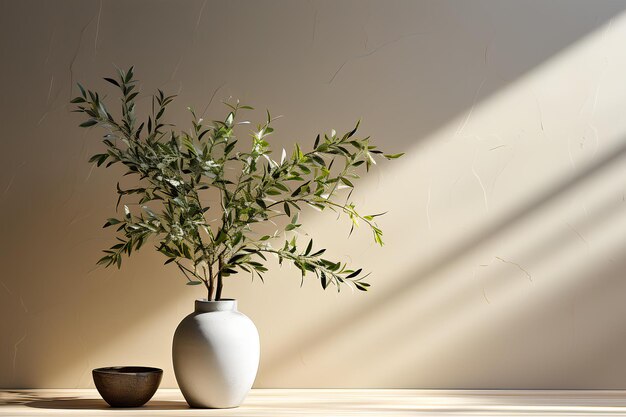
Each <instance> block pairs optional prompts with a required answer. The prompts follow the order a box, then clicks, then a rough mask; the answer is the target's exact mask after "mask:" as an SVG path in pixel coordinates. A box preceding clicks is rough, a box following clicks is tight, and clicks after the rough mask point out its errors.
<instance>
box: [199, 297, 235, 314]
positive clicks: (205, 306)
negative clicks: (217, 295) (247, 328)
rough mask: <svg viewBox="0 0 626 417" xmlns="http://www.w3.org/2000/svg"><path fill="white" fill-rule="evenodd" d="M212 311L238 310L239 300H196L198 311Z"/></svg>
mask: <svg viewBox="0 0 626 417" xmlns="http://www.w3.org/2000/svg"><path fill="white" fill-rule="evenodd" d="M211 311H237V300H232V299H224V300H218V301H213V300H211V301H207V299H206V298H202V299H199V300H196V313H209V312H211Z"/></svg>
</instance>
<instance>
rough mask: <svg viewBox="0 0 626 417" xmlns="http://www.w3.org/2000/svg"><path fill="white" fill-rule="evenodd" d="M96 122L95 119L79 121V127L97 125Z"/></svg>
mask: <svg viewBox="0 0 626 417" xmlns="http://www.w3.org/2000/svg"><path fill="white" fill-rule="evenodd" d="M97 124H98V121H97V120H95V119H89V120H87V121H86V122H83V123H81V124H80V127H90V126H93V125H97Z"/></svg>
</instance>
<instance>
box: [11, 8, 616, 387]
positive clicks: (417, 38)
mask: <svg viewBox="0 0 626 417" xmlns="http://www.w3.org/2000/svg"><path fill="white" fill-rule="evenodd" d="M625 7H626V6H625V5H624V4H622V3H618V2H583V1H581V2H570V1H561V2H550V3H545V2H542V1H532V2H513V1H510V2H499V1H492V2H488V1H473V2H465V3H458V2H440V1H423V2H413V1H393V2H386V1H385V2H383V1H380V2H369V3H364V2H360V1H350V2H337V3H327V2H303V1H302V2H292V1H273V2H269V3H266V4H256V3H249V2H237V1H235V2H228V3H218V2H208V3H207V2H197V3H187V4H185V5H184V6H181V5H180V4H179V3H177V2H174V1H171V2H162V3H159V5H158V6H155V5H154V4H153V3H152V2H149V1H137V2H132V3H127V4H126V3H120V2H107V1H104V2H91V3H86V2H76V3H73V4H72V3H70V2H65V3H62V4H54V5H50V4H48V3H45V2H5V3H2V5H1V6H0V10H1V12H0V31H1V33H2V36H0V45H1V48H0V50H1V51H3V52H2V54H3V56H2V58H3V61H4V62H5V63H20V64H21V65H9V64H6V65H4V66H3V67H2V69H1V70H2V77H1V78H2V79H3V80H12V82H11V83H7V85H5V86H4V87H5V88H4V91H3V96H4V99H3V101H2V102H1V103H0V114H3V115H4V116H5V117H6V121H7V122H6V124H5V126H4V127H3V129H4V130H5V133H6V138H7V140H6V143H5V144H4V145H5V150H6V152H3V154H2V155H0V162H1V163H0V173H1V175H0V178H1V179H2V182H1V183H0V190H3V197H2V200H1V201H0V210H2V219H3V220H2V221H3V225H2V231H3V233H4V239H3V241H2V242H1V243H0V249H1V251H0V252H1V253H2V255H0V256H2V261H1V263H2V265H3V266H5V271H6V275H4V276H2V287H3V288H0V300H2V303H1V304H2V307H0V315H2V316H3V317H12V318H13V319H12V320H10V321H9V320H6V319H3V321H2V322H1V323H0V333H1V334H3V335H10V337H6V338H3V340H2V341H0V357H1V358H2V359H1V361H0V371H1V372H0V387H1V386H5V387H15V386H22V387H34V386H41V383H42V382H41V381H42V380H44V381H46V378H47V377H46V376H45V375H54V374H57V373H59V372H63V371H62V370H63V369H66V368H68V367H71V366H72V365H75V364H76V363H79V362H80V363H83V364H85V366H86V367H89V366H90V362H89V357H90V356H91V355H93V354H94V352H95V351H98V350H106V348H107V345H108V344H109V343H111V337H110V335H114V336H115V339H116V340H119V339H123V338H125V337H128V336H129V334H132V333H133V330H135V329H137V328H138V327H140V326H142V327H146V326H148V327H149V324H150V323H153V322H157V323H158V321H159V320H157V319H156V317H155V314H156V312H155V309H154V306H155V305H158V306H159V312H164V311H173V310H176V306H174V304H175V302H176V301H177V300H175V299H174V298H176V297H173V296H172V295H173V294H175V295H176V296H178V295H181V296H182V294H185V295H188V294H189V292H188V291H185V289H178V288H179V287H178V285H179V283H178V282H174V280H172V283H171V284H170V283H166V282H165V279H171V278H169V277H167V276H165V275H167V274H169V270H168V271H167V272H166V273H164V272H159V271H160V269H159V268H160V259H161V258H160V257H158V255H156V254H153V255H146V254H141V255H140V256H141V257H140V258H138V260H136V262H135V263H127V265H126V266H125V270H124V271H123V272H122V273H121V275H120V276H123V277H124V278H128V280H126V281H125V282H123V283H119V282H116V284H115V286H116V288H111V287H113V286H112V285H110V284H111V283H110V282H104V281H105V280H106V279H107V278H106V277H108V276H111V272H108V273H100V272H96V273H94V274H92V275H90V276H88V278H87V279H85V276H86V275H87V273H88V271H90V270H91V268H92V264H93V260H94V259H92V254H97V253H98V251H99V249H101V246H103V245H102V243H103V242H105V241H107V240H108V239H107V238H102V239H100V238H93V237H90V236H95V234H94V233H96V232H94V231H95V230H97V229H98V228H99V227H100V226H101V219H104V218H106V217H108V214H109V213H110V211H111V208H112V206H113V203H111V202H110V195H111V194H110V190H111V189H110V186H111V181H110V178H111V177H114V176H115V173H113V172H107V173H102V174H101V175H99V176H98V175H95V174H94V176H93V177H92V178H91V179H90V176H91V173H90V171H89V169H90V168H89V167H88V166H87V165H86V163H85V160H86V157H87V155H88V154H89V153H90V152H91V150H93V149H96V148H97V144H96V141H92V140H91V139H92V136H96V134H95V133H93V132H90V133H88V134H87V137H79V136H80V134H78V133H76V134H75V135H71V136H69V138H68V134H67V132H77V128H75V125H76V118H74V117H73V116H72V115H69V114H67V112H66V108H67V106H66V101H67V100H66V98H65V95H66V92H68V91H71V88H72V86H71V83H72V82H75V81H76V80H79V79H80V80H81V81H84V82H85V84H90V81H93V80H95V79H96V78H99V77H101V76H102V75H107V74H108V72H109V68H110V65H111V62H115V63H117V64H119V65H120V66H126V65H130V64H131V63H132V64H135V65H136V66H138V67H140V68H142V73H148V72H149V71H152V70H154V74H148V77H147V78H144V81H145V82H146V84H147V85H151V86H152V85H162V84H164V83H165V84H168V83H170V84H172V83H174V84H175V82H177V81H180V86H181V87H182V88H183V90H182V93H181V95H182V97H181V98H180V100H179V104H180V105H181V106H182V105H183V104H185V103H190V104H191V103H206V100H207V97H208V96H210V93H211V92H213V91H216V90H215V89H216V88H217V87H218V86H220V85H223V84H224V83H227V85H232V86H241V87H237V88H241V89H240V90H235V91H232V90H231V92H235V93H241V94H242V95H243V96H247V97H242V98H247V99H248V100H249V101H251V102H259V103H267V104H268V107H270V108H273V107H278V108H279V109H281V108H282V109H288V108H290V106H295V105H296V104H298V105H300V104H301V103H300V101H301V99H300V98H301V97H310V100H309V101H310V102H309V103H304V104H302V105H301V106H300V108H299V109H297V110H294V112H293V113H290V119H291V120H294V122H293V123H294V124H293V125H288V126H287V127H286V131H287V132H289V131H297V129H296V128H298V129H299V128H301V126H300V127H299V126H298V124H297V122H295V120H303V119H312V121H310V122H307V123H311V124H314V123H315V121H316V120H317V119H318V118H323V117H326V115H333V117H334V118H335V119H336V118H337V117H339V118H340V119H341V120H343V119H349V120H352V119H353V118H355V117H353V116H354V115H353V114H351V113H350V112H345V111H344V110H343V109H344V108H355V109H359V111H361V110H362V111H363V112H364V113H365V114H363V116H364V118H366V119H368V118H369V119H371V120H382V122H380V125H376V126H374V130H377V131H380V132H388V133H390V134H388V135H384V136H385V137H388V138H389V139H388V142H387V143H386V144H385V147H386V148H389V149H393V150H394V151H398V152H400V151H402V150H403V149H410V148H411V147H414V145H415V141H417V140H420V139H421V138H424V137H426V136H427V135H428V134H429V133H430V132H432V131H434V130H436V129H438V128H439V127H441V126H442V125H443V124H445V123H446V122H448V121H449V120H451V119H453V118H456V117H459V115H460V114H461V113H463V112H465V111H468V110H470V109H472V108H473V106H474V105H476V104H477V103H479V102H480V101H482V100H484V99H486V98H488V97H489V96H491V95H492V94H494V93H495V92H497V91H498V90H500V89H502V88H504V87H506V86H507V85H508V84H510V83H511V82H514V81H515V80H516V79H518V78H519V77H521V76H522V75H524V74H525V73H527V72H528V71H530V70H532V69H533V68H535V67H536V66H538V65H540V64H542V63H543V62H545V61H546V60H548V59H550V58H551V57H552V56H553V55H555V54H557V53H559V52H560V51H562V50H563V49H565V48H568V47H569V46H571V45H573V44H575V43H576V42H577V41H578V40H580V39H581V38H582V37H584V36H585V35H587V34H588V33H590V32H591V31H593V30H595V29H596V28H598V27H599V26H601V25H603V24H605V23H606V22H607V21H608V20H610V19H611V18H612V17H613V16H615V15H617V14H620V13H621V12H622V11H623V10H624V8H625ZM68 16H72V17H74V18H75V19H74V18H73V19H68ZM137 16H141V19H138V18H137ZM24 19H28V22H27V23H28V24H24ZM171 22H174V23H175V24H174V27H177V28H181V30H180V32H178V31H177V33H175V34H173V33H171V32H169V31H167V30H163V29H162V28H163V27H168V26H167V24H168V23H171ZM232 27H236V28H237V31H235V32H234V33H233V31H231V30H230V29H231V28H232ZM529 28H532V30H529ZM225 33H229V34H230V35H229V37H228V40H229V45H230V47H229V48H224V47H223V45H224V42H223V40H224V39H223V38H224V34H225ZM16 40H17V41H16ZM267 45H271V46H272V47H271V48H270V47H268V46H267ZM200 46H202V48H200ZM261 46H262V47H261ZM216 50H219V51H222V52H223V56H221V60H222V61H223V62H225V63H227V65H216V64H215V62H214V60H213V57H214V55H213V54H212V53H203V52H202V51H216ZM260 50H261V52H259V51H260ZM199 51H200V52H199ZM164 55H167V56H168V57H169V56H173V57H174V58H172V59H168V60H167V62H163V58H162V57H163V56H164ZM251 58H254V62H255V65H256V66H257V68H256V70H255V71H251V70H250V59H251ZM285 60H288V62H289V63H290V64H291V65H285ZM390 63H393V65H391V64H390ZM464 63H466V64H467V65H464ZM357 68H358V71H355V69H357ZM103 69H106V71H104V70H103ZM68 70H69V71H68ZM103 71H104V72H106V74H103ZM207 77H208V78H209V79H210V80H209V81H207ZM24 85H31V87H32V88H29V89H26V90H25V89H24V87H23V86H24ZM225 90H226V91H224V93H225V94H226V93H227V92H228V89H225ZM219 94H222V93H221V92H220V93H219ZM68 96H69V95H68ZM346 97H348V98H346ZM372 97H378V98H377V99H376V100H373V99H372ZM327 103H329V104H327ZM381 109H382V110H381ZM34 111H36V112H39V111H41V114H42V116H41V117H37V118H36V119H37V120H32V113H33V112H34ZM294 113H295V114H294ZM368 113H370V115H368ZM39 114H40V113H37V115H39ZM311 114H312V115H316V117H307V116H309V115H311ZM46 115H47V116H46ZM416 115H419V116H416ZM317 116H319V117H317ZM358 116H359V115H356V117H358ZM172 119H173V120H187V118H186V117H185V118H184V119H183V116H182V112H177V113H175V114H174V115H173V117H172ZM396 119H402V121H401V122H398V123H397V124H396V123H395V122H394V123H393V124H396V126H393V127H391V128H389V127H388V126H386V124H387V122H385V120H389V121H394V120H396ZM305 127H307V128H308V126H305ZM389 129H392V130H389ZM286 136H289V135H286ZM379 136H383V135H379ZM77 138H78V139H77ZM403 138H404V139H403ZM86 140H89V141H90V142H89V143H90V144H87V142H83V141H86ZM78 143H80V145H79V146H77V144H78ZM414 149H415V148H414ZM623 151H624V149H623V148H620V149H617V150H616V151H615V153H614V154H610V155H607V156H606V157H605V158H604V159H603V160H599V161H598V163H597V164H594V165H592V166H591V167H589V168H588V169H587V170H585V171H582V172H580V173H578V174H576V175H574V176H572V177H571V178H569V179H567V180H566V181H564V182H562V183H560V184H555V185H554V186H553V187H552V188H551V189H547V190H544V191H542V192H540V193H539V194H538V196H537V197H536V198H535V199H534V200H532V201H530V202H529V203H528V204H527V205H525V206H523V207H519V208H518V209H516V210H514V211H512V212H510V213H508V214H506V215H505V216H502V217H501V218H499V219H497V220H496V221H494V223H493V224H492V225H491V226H489V227H488V228H487V229H486V230H483V231H481V233H479V234H477V235H474V236H470V237H468V238H466V239H464V240H462V241H460V242H457V244H456V246H455V247H454V248H453V249H452V250H450V251H448V252H446V253H444V254H442V255H441V256H439V257H438V258H436V259H435V260H433V261H432V262H431V263H430V264H429V265H428V266H427V267H426V268H424V269H423V270H421V271H417V272H416V274H415V275H413V276H410V277H407V278H406V279H405V280H403V281H399V282H398V283H397V284H396V285H394V287H393V288H390V289H388V290H387V292H385V293H384V294H383V295H382V298H387V299H393V297H395V296H397V295H398V294H400V293H401V292H404V291H405V288H407V286H416V287H417V286H419V285H421V284H422V283H423V282H424V281H425V280H426V279H427V278H428V277H430V276H432V275H434V274H435V273H436V272H437V271H439V270H440V269H441V268H443V267H444V266H445V265H446V263H447V262H448V261H449V260H450V259H455V258H457V257H459V256H461V255H463V254H465V253H467V252H468V251H471V250H472V248H474V247H476V246H478V245H480V244H482V243H484V242H487V241H490V240H492V239H493V238H494V236H497V235H498V234H499V233H502V232H504V231H506V230H507V229H509V228H511V227H512V226H514V225H515V224H517V223H518V222H519V221H520V219H523V218H524V217H526V216H529V215H530V214H532V213H534V212H535V211H537V210H538V209H540V208H541V207H543V206H545V205H547V204H549V203H550V202H551V201H552V200H553V199H554V198H555V197H556V196H558V195H561V194H564V193H566V192H568V191H570V190H571V189H573V188H574V187H575V186H576V184H578V183H580V182H582V181H584V180H585V179H586V178H587V177H590V176H593V175H595V174H596V173H597V172H599V171H601V170H602V169H603V167H605V166H607V165H609V164H611V163H613V162H615V161H617V160H618V159H619V158H621V156H622V154H623ZM16 155H17V156H18V157H17V159H18V160H16ZM38 167H45V172H44V175H39V174H35V175H34V174H32V173H31V171H36V172H40V170H39V168H38ZM83 179H85V180H84V181H83ZM15 202H18V204H16V203H15ZM105 202H106V203H105ZM50 207H54V209H53V210H50V209H49V208H50ZM42 208H48V210H49V211H48V216H43V217H42V215H41V212H40V211H41V210H42ZM59 237H60V238H59ZM59 241H60V242H59ZM33 253H38V254H40V256H38V258H37V261H36V262H33V261H32V258H31V256H32V254H33ZM155 262H156V263H155ZM68 264H69V265H68ZM140 265H141V266H140ZM146 265H151V266H149V267H148V268H147V269H146V267H145V266H146ZM152 275H154V276H158V277H159V279H161V278H162V280H157V281H156V282H158V284H157V285H158V286H160V287H161V288H160V290H159V291H151V286H153V285H154V284H150V283H149V281H151V280H153V279H154V278H153V277H152ZM116 276H117V275H116ZM134 276H135V277H139V278H135V279H132V278H133V277H134ZM100 279H102V280H103V282H95V280H100ZM116 279H119V278H116ZM144 288H145V289H144ZM77 293H79V294H80V295H77ZM147 293H149V294H150V296H149V297H145V294H147ZM77 298H78V299H77ZM112 300H113V301H112ZM26 305H28V306H31V307H30V308H27V307H26ZM32 306H36V307H32ZM121 306H123V307H121ZM365 306H366V307H367V311H362V310H357V311H355V312H352V313H349V314H346V315H344V316H340V317H339V318H338V319H337V320H336V321H335V322H333V323H332V324H330V325H328V326H323V327H322V328H321V329H320V331H316V332H313V333H312V334H311V335H310V337H307V338H306V339H303V340H300V341H297V342H296V343H292V344H288V345H287V346H271V347H270V350H269V352H268V356H269V357H271V358H274V359H273V360H272V361H271V362H269V363H267V364H266V366H265V367H264V369H265V370H264V371H263V372H266V373H267V374H268V375H272V374H274V373H277V372H279V371H280V369H281V362H283V363H288V362H289V359H290V358H292V357H293V356H294V355H297V352H299V351H300V350H301V349H302V348H303V347H307V348H311V347H315V346H316V345H318V344H321V343H324V340H325V339H327V338H328V337H330V336H331V335H333V334H335V333H337V332H339V331H341V329H342V328H344V327H345V326H347V325H348V324H349V323H351V322H353V321H354V320H365V319H367V317H368V316H370V315H373V314H375V313H376V312H377V311H379V310H380V309H382V308H384V306H383V305H374V304H372V303H366V304H365ZM119 308H123V309H124V310H125V311H124V312H123V313H120V314H116V313H118V312H116V311H115V310H116V309H119ZM158 318H159V319H161V317H160V316H159V317H158ZM179 319H180V314H179V315H178V316H172V317H167V318H166V319H164V320H163V321H162V322H161V323H160V325H161V326H162V327H164V326H169V327H168V329H170V330H171V331H173V328H174V327H175V325H176V323H177V322H178V321H179ZM154 326H157V324H155V325H154ZM92 327H95V328H96V329H97V330H93V329H92ZM31 328H36V329H37V332H38V334H33V333H32V332H30V330H31ZM80 329H83V331H84V332H85V333H86V334H85V335H83V336H79V339H80V338H82V339H83V340H81V341H80V343H78V344H72V345H69V344H68V345H64V344H63V342H62V340H64V339H68V338H70V337H74V332H78V333H80V332H81V330H80ZM84 329H87V330H84ZM155 331H156V330H155ZM161 332H163V331H162V330H161ZM168 332H169V330H168V331H165V332H164V333H166V334H167V333H168ZM160 335H161V334H160ZM59 340H61V342H59ZM59 343H60V344H61V345H62V346H56V349H61V348H63V349H64V352H63V353H60V352H45V351H42V350H41V349H40V346H51V345H54V344H57V345H58V344H59ZM142 348H145V346H141V345H133V347H131V350H132V349H135V351H133V353H132V354H129V357H132V358H137V359H142V358H146V360H155V359H157V358H161V356H158V355H161V354H163V355H165V354H166V352H165V350H163V351H162V352H161V351H157V352H158V355H157V354H156V353H155V352H142V351H141V350H142ZM167 349H169V347H167ZM18 351H19V352H20V355H23V356H20V357H19V358H18ZM167 355H169V353H168V352H167ZM22 357H23V358H24V359H23V361H22V359H21V358H22ZM161 359H162V358H161ZM168 361H169V356H168ZM27 362H30V363H32V364H33V365H32V366H30V367H28V366H26V369H24V367H22V364H26V363H27ZM16 363H17V364H18V366H17V368H16ZM91 365H94V366H95V364H91ZM82 378H83V377H82V376H81V379H78V381H77V382H76V384H78V385H81V384H84V383H85V381H84V380H83V379H82ZM87 379H88V378H87ZM48 381H49V382H48ZM48 381H47V382H46V383H55V384H57V385H58V384H65V385H66V386H67V385H70V383H68V382H67V379H63V378H62V377H59V378H58V379H49V380H48Z"/></svg>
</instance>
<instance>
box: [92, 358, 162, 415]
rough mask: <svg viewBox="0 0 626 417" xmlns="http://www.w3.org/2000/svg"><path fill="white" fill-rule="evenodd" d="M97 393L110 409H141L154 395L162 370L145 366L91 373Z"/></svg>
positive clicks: (95, 370)
mask: <svg viewBox="0 0 626 417" xmlns="http://www.w3.org/2000/svg"><path fill="white" fill-rule="evenodd" d="M92 374H93V382H95V384H96V388H97V389H98V392H99V393H100V395H101V396H102V398H103V399H104V401H106V402H107V403H108V404H109V405H110V406H111V407H141V406H142V405H144V404H145V403H147V402H148V401H150V398H152V396H153V395H154V393H155V392H156V390H157V388H159V384H160V383H161V378H162V377H163V370H162V369H159V368H150V367H146V366H113V367H110V368H97V369H94V370H93V371H92Z"/></svg>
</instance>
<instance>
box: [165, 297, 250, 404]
mask: <svg viewBox="0 0 626 417" xmlns="http://www.w3.org/2000/svg"><path fill="white" fill-rule="evenodd" d="M195 307H196V309H195V311H194V312H193V313H192V314H190V315H188V316H187V317H185V318H184V319H183V321H181V323H180V324H179V325H178V327H177V328H176V332H175V333H174V343H173V346H172V359H173V362H174V374H175V375H176V381H177V382H178V386H179V387H180V390H181V391H182V393H183V396H184V397H185V400H187V403H188V404H189V405H190V406H191V407H198V408H232V407H237V406H239V405H240V404H241V403H242V402H243V400H244V398H245V397H246V395H247V394H248V392H249V391H250V388H252V383H253V382H254V379H255V377H256V373H257V370H258V367H259V353H260V349H259V333H258V331H257V329H256V327H255V325H254V323H252V320H250V319H249V318H248V317H247V316H246V315H244V314H242V313H240V312H239V311H237V301H236V300H219V301H206V300H196V305H195Z"/></svg>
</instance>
